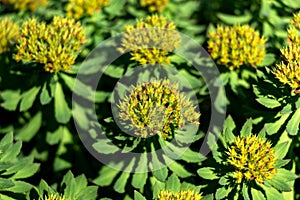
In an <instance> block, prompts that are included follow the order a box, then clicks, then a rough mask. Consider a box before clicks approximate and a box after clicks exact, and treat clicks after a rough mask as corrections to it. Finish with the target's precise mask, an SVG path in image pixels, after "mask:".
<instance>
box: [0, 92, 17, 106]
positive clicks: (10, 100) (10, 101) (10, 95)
mask: <svg viewBox="0 0 300 200" xmlns="http://www.w3.org/2000/svg"><path fill="white" fill-rule="evenodd" d="M0 95H1V97H2V99H3V103H1V107H3V108H5V109H6V110H9V111H14V110H16V109H17V106H18V104H19V101H20V100H21V95H20V91H19V90H16V91H15V90H5V91H3V92H2V91H1V93H0Z"/></svg>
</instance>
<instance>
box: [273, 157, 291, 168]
mask: <svg viewBox="0 0 300 200" xmlns="http://www.w3.org/2000/svg"><path fill="white" fill-rule="evenodd" d="M290 161H291V160H290V159H285V160H281V159H279V160H276V161H275V167H276V168H280V167H283V166H285V165H287V164H288V163H289V162H290Z"/></svg>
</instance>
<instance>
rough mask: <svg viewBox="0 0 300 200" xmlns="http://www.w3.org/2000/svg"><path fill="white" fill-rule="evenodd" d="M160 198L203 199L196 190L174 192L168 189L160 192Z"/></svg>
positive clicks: (172, 199)
mask: <svg viewBox="0 0 300 200" xmlns="http://www.w3.org/2000/svg"><path fill="white" fill-rule="evenodd" d="M157 199H158V200H183V199H184V200H201V199H202V195H201V194H198V193H196V192H195V191H194V190H186V191H180V192H178V193H173V192H170V191H167V190H162V191H160V193H159V194H158V197H157Z"/></svg>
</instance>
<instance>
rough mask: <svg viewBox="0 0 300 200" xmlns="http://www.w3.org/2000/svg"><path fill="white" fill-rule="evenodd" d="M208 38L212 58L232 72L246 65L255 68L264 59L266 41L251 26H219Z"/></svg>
mask: <svg viewBox="0 0 300 200" xmlns="http://www.w3.org/2000/svg"><path fill="white" fill-rule="evenodd" d="M208 37H209V41H208V51H209V52H210V55H211V57H212V58H213V59H216V60H217V62H218V63H219V64H221V65H224V66H227V67H229V69H230V70H233V69H235V68H239V67H240V66H241V65H244V64H249V65H251V66H255V65H257V64H260V63H261V62H262V61H263V59H264V56H265V53H266V52H265V41H266V39H265V38H264V37H261V36H260V34H259V32H258V31H255V29H253V28H252V27H250V26H249V25H242V26H241V25H235V26H233V27H228V26H218V27H217V29H216V30H215V31H213V32H210V33H209V35H208Z"/></svg>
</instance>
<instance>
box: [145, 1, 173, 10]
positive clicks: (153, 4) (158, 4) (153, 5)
mask: <svg viewBox="0 0 300 200" xmlns="http://www.w3.org/2000/svg"><path fill="white" fill-rule="evenodd" d="M168 3H169V0H141V6H142V7H148V9H149V11H150V12H155V11H158V12H160V11H162V9H163V8H164V7H165V6H166V5H167V4H168Z"/></svg>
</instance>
